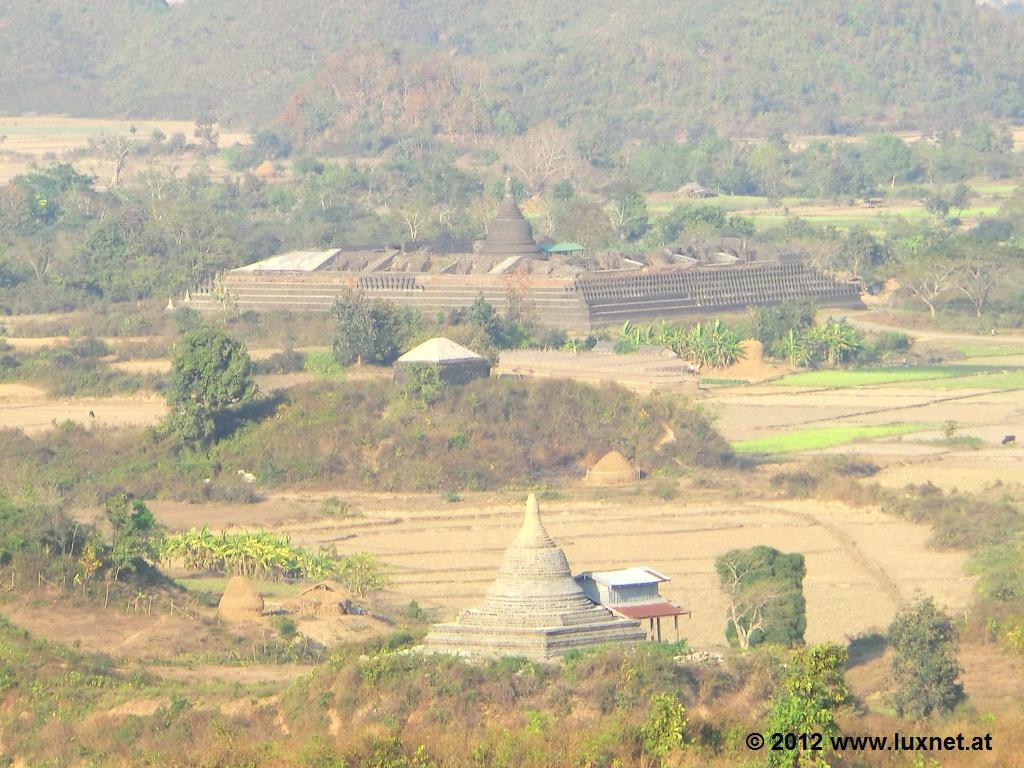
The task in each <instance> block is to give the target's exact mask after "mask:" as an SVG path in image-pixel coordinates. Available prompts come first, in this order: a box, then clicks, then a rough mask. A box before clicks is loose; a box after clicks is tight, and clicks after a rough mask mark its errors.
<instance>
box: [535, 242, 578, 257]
mask: <svg viewBox="0 0 1024 768" xmlns="http://www.w3.org/2000/svg"><path fill="white" fill-rule="evenodd" d="M540 249H541V250H542V251H544V253H547V254H552V253H554V254H557V255H560V256H580V255H582V254H583V252H584V251H586V250H587V249H586V246H584V245H581V244H580V243H555V242H551V241H549V242H544V243H541V244H540Z"/></svg>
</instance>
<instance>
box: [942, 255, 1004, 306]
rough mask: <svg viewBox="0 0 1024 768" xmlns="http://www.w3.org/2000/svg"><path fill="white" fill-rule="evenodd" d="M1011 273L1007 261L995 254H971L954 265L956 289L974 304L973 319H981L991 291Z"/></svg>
mask: <svg viewBox="0 0 1024 768" xmlns="http://www.w3.org/2000/svg"><path fill="white" fill-rule="evenodd" d="M1012 271H1013V267H1012V265H1011V263H1010V262H1009V261H1007V260H1006V259H1003V258H1000V257H999V256H998V255H997V254H995V253H992V252H991V251H989V252H988V253H972V254H968V255H967V256H966V257H964V258H963V259H961V260H960V261H959V262H958V263H957V265H956V271H955V273H954V277H953V279H954V283H955V285H956V289H957V290H958V291H960V293H962V294H963V295H964V296H966V297H967V298H968V299H970V300H971V303H972V304H974V314H975V317H981V313H982V311H983V310H984V309H985V306H986V304H988V299H989V296H991V295H992V291H993V290H995V289H996V287H997V286H998V285H1000V284H1001V283H1002V282H1003V281H1004V279H1005V278H1006V277H1007V276H1008V275H1009V274H1010V273H1011V272H1012Z"/></svg>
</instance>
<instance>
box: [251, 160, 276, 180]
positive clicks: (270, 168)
mask: <svg viewBox="0 0 1024 768" xmlns="http://www.w3.org/2000/svg"><path fill="white" fill-rule="evenodd" d="M252 175H253V176H255V177H256V178H257V179H272V178H274V177H275V176H277V169H276V168H275V167H274V164H273V163H272V162H270V160H264V161H263V162H262V163H260V164H259V165H257V166H256V167H255V168H254V169H253V172H252Z"/></svg>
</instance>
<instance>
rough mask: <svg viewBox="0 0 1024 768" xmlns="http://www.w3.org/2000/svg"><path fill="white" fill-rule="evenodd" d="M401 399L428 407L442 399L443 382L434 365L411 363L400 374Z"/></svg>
mask: <svg viewBox="0 0 1024 768" xmlns="http://www.w3.org/2000/svg"><path fill="white" fill-rule="evenodd" d="M402 376H403V379H402V384H401V393H402V397H404V398H405V399H406V400H409V401H412V402H415V403H419V404H422V405H430V404H431V403H436V402H437V401H438V400H440V399H441V398H442V397H444V388H445V382H444V379H442V378H441V372H440V371H439V370H438V367H437V366H436V365H430V364H429V363H413V364H412V365H407V366H405V370H404V371H403V373H402Z"/></svg>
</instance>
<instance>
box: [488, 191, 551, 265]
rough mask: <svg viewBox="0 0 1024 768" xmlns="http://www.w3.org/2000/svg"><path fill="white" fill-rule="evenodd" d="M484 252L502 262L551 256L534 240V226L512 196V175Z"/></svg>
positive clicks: (492, 222) (489, 230) (491, 224)
mask: <svg viewBox="0 0 1024 768" xmlns="http://www.w3.org/2000/svg"><path fill="white" fill-rule="evenodd" d="M480 255H481V256H491V257H494V258H495V259H497V260H498V261H499V263H500V262H501V261H503V260H508V259H522V258H531V259H546V258H547V257H548V255H547V254H546V253H544V251H542V250H541V249H540V247H539V246H538V245H537V243H536V242H534V239H533V227H531V226H530V222H528V221H527V220H526V217H525V216H523V212H522V211H521V210H519V206H518V205H517V204H516V201H515V198H514V197H513V196H512V181H511V179H505V198H504V199H503V200H502V201H501V204H500V205H498V213H497V215H496V216H495V217H494V218H493V219H491V223H490V225H488V227H487V239H486V240H484V242H483V245H481V246H480Z"/></svg>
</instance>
